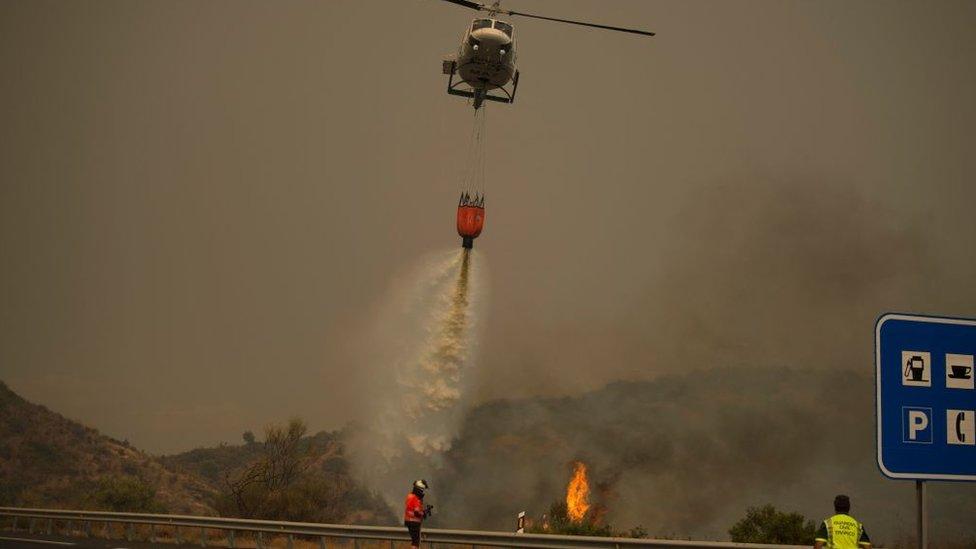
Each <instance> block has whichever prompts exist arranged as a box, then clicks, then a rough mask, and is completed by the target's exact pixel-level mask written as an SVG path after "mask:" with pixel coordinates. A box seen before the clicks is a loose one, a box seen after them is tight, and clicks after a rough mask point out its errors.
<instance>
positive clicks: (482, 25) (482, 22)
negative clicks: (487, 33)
mask: <svg viewBox="0 0 976 549" xmlns="http://www.w3.org/2000/svg"><path fill="white" fill-rule="evenodd" d="M490 28H491V19H475V20H474V23H472V24H471V30H473V31H476V30H478V29H490Z"/></svg>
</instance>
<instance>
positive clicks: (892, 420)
mask: <svg viewBox="0 0 976 549" xmlns="http://www.w3.org/2000/svg"><path fill="white" fill-rule="evenodd" d="M974 356H976V320H967V319H959V318H939V317H931V316H920V315H907V314H895V313H889V314H885V315H882V316H881V317H880V318H879V319H878V321H877V323H876V324H875V329H874V360H875V391H876V393H875V398H876V403H877V408H876V412H875V413H876V420H877V449H878V468H879V469H880V470H881V472H882V473H883V474H884V475H885V476H886V477H888V478H892V479H911V480H915V491H916V499H917V502H918V543H919V547H920V548H922V549H925V548H926V547H927V545H928V532H927V517H926V514H927V512H926V511H927V509H926V501H925V481H927V480H963V481H974V480H976V386H974V378H976V373H974V371H973V369H974V364H973V357H974Z"/></svg>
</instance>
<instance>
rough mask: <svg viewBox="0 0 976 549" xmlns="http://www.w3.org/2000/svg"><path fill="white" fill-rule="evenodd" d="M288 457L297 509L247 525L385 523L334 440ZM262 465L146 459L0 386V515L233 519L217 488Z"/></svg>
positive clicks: (243, 459) (221, 456)
mask: <svg viewBox="0 0 976 549" xmlns="http://www.w3.org/2000/svg"><path fill="white" fill-rule="evenodd" d="M298 447H299V449H300V450H301V454H302V456H303V460H302V461H303V468H304V470H303V474H302V476H301V478H300V479H298V483H297V484H298V488H299V490H298V491H299V492H300V493H298V494H297V496H300V497H301V498H304V500H303V501H302V502H301V503H303V504H305V505H304V507H302V506H296V505H295V504H296V503H298V502H297V501H289V502H288V503H289V506H288V507H287V508H286V509H284V511H282V512H280V513H277V514H274V513H271V512H270V511H269V512H268V513H266V514H265V515H263V516H257V517H255V518H268V519H279V520H312V521H319V522H337V523H359V524H364V523H365V524H369V523H375V524H391V523H393V522H394V518H395V517H394V515H393V514H392V512H391V511H390V510H389V508H387V506H386V504H385V503H383V501H382V500H381V499H380V498H379V497H378V496H376V495H374V494H373V493H372V492H370V491H368V490H366V489H365V488H363V487H362V485H361V484H359V483H358V482H356V481H355V480H354V479H353V478H352V476H351V474H350V472H349V471H350V466H349V462H348V460H347V459H346V456H345V450H344V448H345V445H344V443H343V440H342V433H326V432H322V433H318V434H316V435H312V436H305V437H301V439H300V441H299V443H298ZM264 455H265V444H263V443H260V442H251V443H248V444H242V445H220V446H216V447H212V448H198V449H195V450H191V451H189V452H183V453H181V454H176V455H171V456H163V457H156V456H150V455H147V454H145V453H144V452H142V451H140V450H138V449H136V448H133V447H131V446H130V445H129V444H128V443H126V442H120V441H118V440H115V439H112V438H110V437H107V436H105V435H102V434H100V433H99V432H98V431H97V430H95V429H92V428H90V427H86V426H84V425H82V424H80V423H77V422H75V421H72V420H69V419H67V418H65V417H64V416H62V415H60V414H58V413H55V412H52V411H51V410H48V409H47V408H46V407H44V406H41V405H37V404H32V403H30V402H28V401H26V400H24V399H23V398H21V397H20V396H19V395H17V394H16V393H14V392H13V391H11V390H10V389H9V388H8V387H7V386H6V384H4V383H3V382H0V505H5V506H18V507H51V508H62V509H104V510H117V511H135V512H161V513H176V514H194V515H217V514H223V515H224V516H241V513H239V512H238V511H237V510H236V509H234V508H233V506H232V505H229V504H228V498H227V497H226V489H227V482H226V481H227V479H229V478H233V477H234V476H235V475H237V474H239V473H240V472H241V471H243V470H245V469H247V468H248V467H250V466H253V465H254V464H255V463H256V462H259V461H260V460H261V458H262V457H263V456H264ZM275 495H276V496H280V495H281V494H275ZM287 496H288V497H291V498H295V497H296V494H295V493H289V494H287Z"/></svg>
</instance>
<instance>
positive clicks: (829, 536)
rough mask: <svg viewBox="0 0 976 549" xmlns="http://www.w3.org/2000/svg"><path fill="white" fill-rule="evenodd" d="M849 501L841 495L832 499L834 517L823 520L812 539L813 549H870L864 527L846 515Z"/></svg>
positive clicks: (869, 542)
mask: <svg viewBox="0 0 976 549" xmlns="http://www.w3.org/2000/svg"><path fill="white" fill-rule="evenodd" d="M850 511H851V499H850V498H849V497H847V496H845V495H843V494H841V495H839V496H837V497H835V498H834V513H836V514H835V515H834V516H832V517H830V518H827V519H824V521H823V522H821V523H820V528H818V529H817V535H816V537H815V538H814V542H813V547H814V549H824V548H826V549H871V540H870V539H868V533H867V532H866V531H865V530H864V525H863V524H861V523H860V522H858V521H857V520H855V519H854V517H852V516H850V515H848V513H850Z"/></svg>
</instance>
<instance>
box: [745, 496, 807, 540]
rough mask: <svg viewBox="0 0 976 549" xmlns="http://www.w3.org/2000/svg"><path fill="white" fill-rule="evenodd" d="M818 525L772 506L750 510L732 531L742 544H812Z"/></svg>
mask: <svg viewBox="0 0 976 549" xmlns="http://www.w3.org/2000/svg"><path fill="white" fill-rule="evenodd" d="M815 534H816V525H814V523H813V521H812V520H806V519H805V518H803V515H801V514H799V513H783V512H780V511H777V510H776V508H775V507H773V506H772V505H769V504H767V505H764V506H762V507H750V508H749V509H747V510H746V516H745V517H743V518H742V519H741V520H739V521H738V522H736V523H735V524H733V525H732V527H731V528H729V535H730V536H732V541H735V542H740V543H783V544H798V545H803V544H812V543H813V537H814V535H815Z"/></svg>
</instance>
